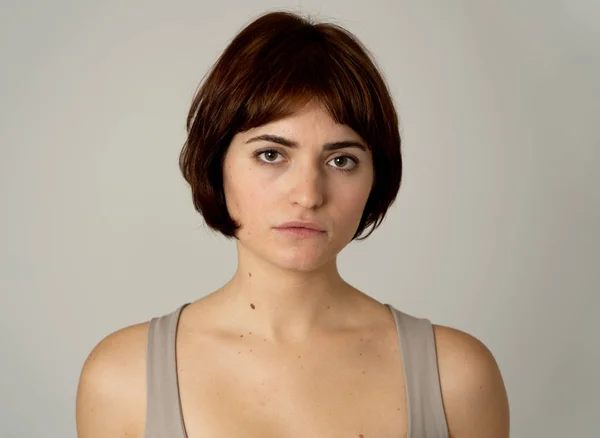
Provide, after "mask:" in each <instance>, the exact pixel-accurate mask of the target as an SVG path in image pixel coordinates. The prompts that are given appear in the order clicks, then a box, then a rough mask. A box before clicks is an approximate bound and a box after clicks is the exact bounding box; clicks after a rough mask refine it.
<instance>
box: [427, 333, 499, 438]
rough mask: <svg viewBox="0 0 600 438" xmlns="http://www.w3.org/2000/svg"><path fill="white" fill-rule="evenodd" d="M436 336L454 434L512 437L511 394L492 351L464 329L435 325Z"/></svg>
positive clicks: (461, 436) (459, 437)
mask: <svg viewBox="0 0 600 438" xmlns="http://www.w3.org/2000/svg"><path fill="white" fill-rule="evenodd" d="M435 336H436V343H437V348H438V363H439V369H440V382H441V387H442V396H443V400H444V409H445V410H446V418H447V421H448V429H449V431H450V436H451V437H452V438H508V436H509V431H510V415H509V406H508V397H507V394H506V388H505V386H504V381H503V379H502V375H501V374H500V370H499V368H498V364H497V363H496V360H495V358H494V356H493V355H492V353H491V352H490V351H489V350H488V348H487V347H486V346H485V345H484V344H483V343H481V342H480V341H479V340H478V339H476V338H474V337H473V336H471V335H469V334H467V333H464V332H462V331H460V330H455V329H452V328H449V327H443V326H435Z"/></svg>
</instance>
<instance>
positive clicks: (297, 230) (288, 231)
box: [275, 227, 325, 238]
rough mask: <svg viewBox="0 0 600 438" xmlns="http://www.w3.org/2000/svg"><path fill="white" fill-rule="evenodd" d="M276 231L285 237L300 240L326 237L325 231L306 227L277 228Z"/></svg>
mask: <svg viewBox="0 0 600 438" xmlns="http://www.w3.org/2000/svg"><path fill="white" fill-rule="evenodd" d="M275 230H277V231H278V232H279V233H281V234H283V235H285V236H290V237H299V238H306V237H318V236H323V235H325V231H321V230H314V229H312V228H306V227H277V228H275Z"/></svg>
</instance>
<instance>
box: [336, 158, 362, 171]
mask: <svg viewBox="0 0 600 438" xmlns="http://www.w3.org/2000/svg"><path fill="white" fill-rule="evenodd" d="M331 162H334V163H335V164H334V166H333V167H335V168H336V169H340V170H352V169H353V168H354V167H355V166H356V164H357V162H356V160H355V159H354V158H352V157H349V156H347V155H342V156H339V157H335V158H334V159H333V160H331V161H330V163H331Z"/></svg>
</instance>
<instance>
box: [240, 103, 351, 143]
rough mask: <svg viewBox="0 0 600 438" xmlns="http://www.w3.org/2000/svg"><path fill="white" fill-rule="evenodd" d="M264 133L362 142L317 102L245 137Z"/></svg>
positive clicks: (245, 133) (248, 133) (254, 129)
mask: <svg viewBox="0 0 600 438" xmlns="http://www.w3.org/2000/svg"><path fill="white" fill-rule="evenodd" d="M263 133H277V134H280V135H288V136H292V137H294V138H297V139H300V138H318V139H334V138H335V139H339V138H340V137H343V138H344V139H352V140H362V139H361V137H360V135H358V134H357V133H356V132H355V131H354V130H353V129H352V128H350V127H349V126H347V125H344V124H340V123H337V122H336V121H335V120H334V119H333V118H332V117H331V115H330V114H329V112H328V111H327V109H326V108H325V107H324V106H323V105H322V104H319V103H317V102H309V103H308V104H306V105H304V106H303V107H301V108H300V109H298V110H297V111H295V112H294V113H292V114H291V115H288V116H285V117H281V118H279V119H276V120H272V121H269V122H267V123H265V124H263V125H260V126H257V127H254V128H251V129H249V130H248V131H245V132H244V133H242V134H243V137H249V136H253V135H257V134H263Z"/></svg>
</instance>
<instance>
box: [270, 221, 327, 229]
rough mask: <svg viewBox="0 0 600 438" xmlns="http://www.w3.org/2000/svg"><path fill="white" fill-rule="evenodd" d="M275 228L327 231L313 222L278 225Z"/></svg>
mask: <svg viewBox="0 0 600 438" xmlns="http://www.w3.org/2000/svg"><path fill="white" fill-rule="evenodd" d="M275 228H307V229H309V230H315V231H325V230H324V229H323V227H321V226H319V225H317V224H315V223H313V222H300V221H294V222H286V223H285V224H281V225H277V226H276V227H275Z"/></svg>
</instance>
